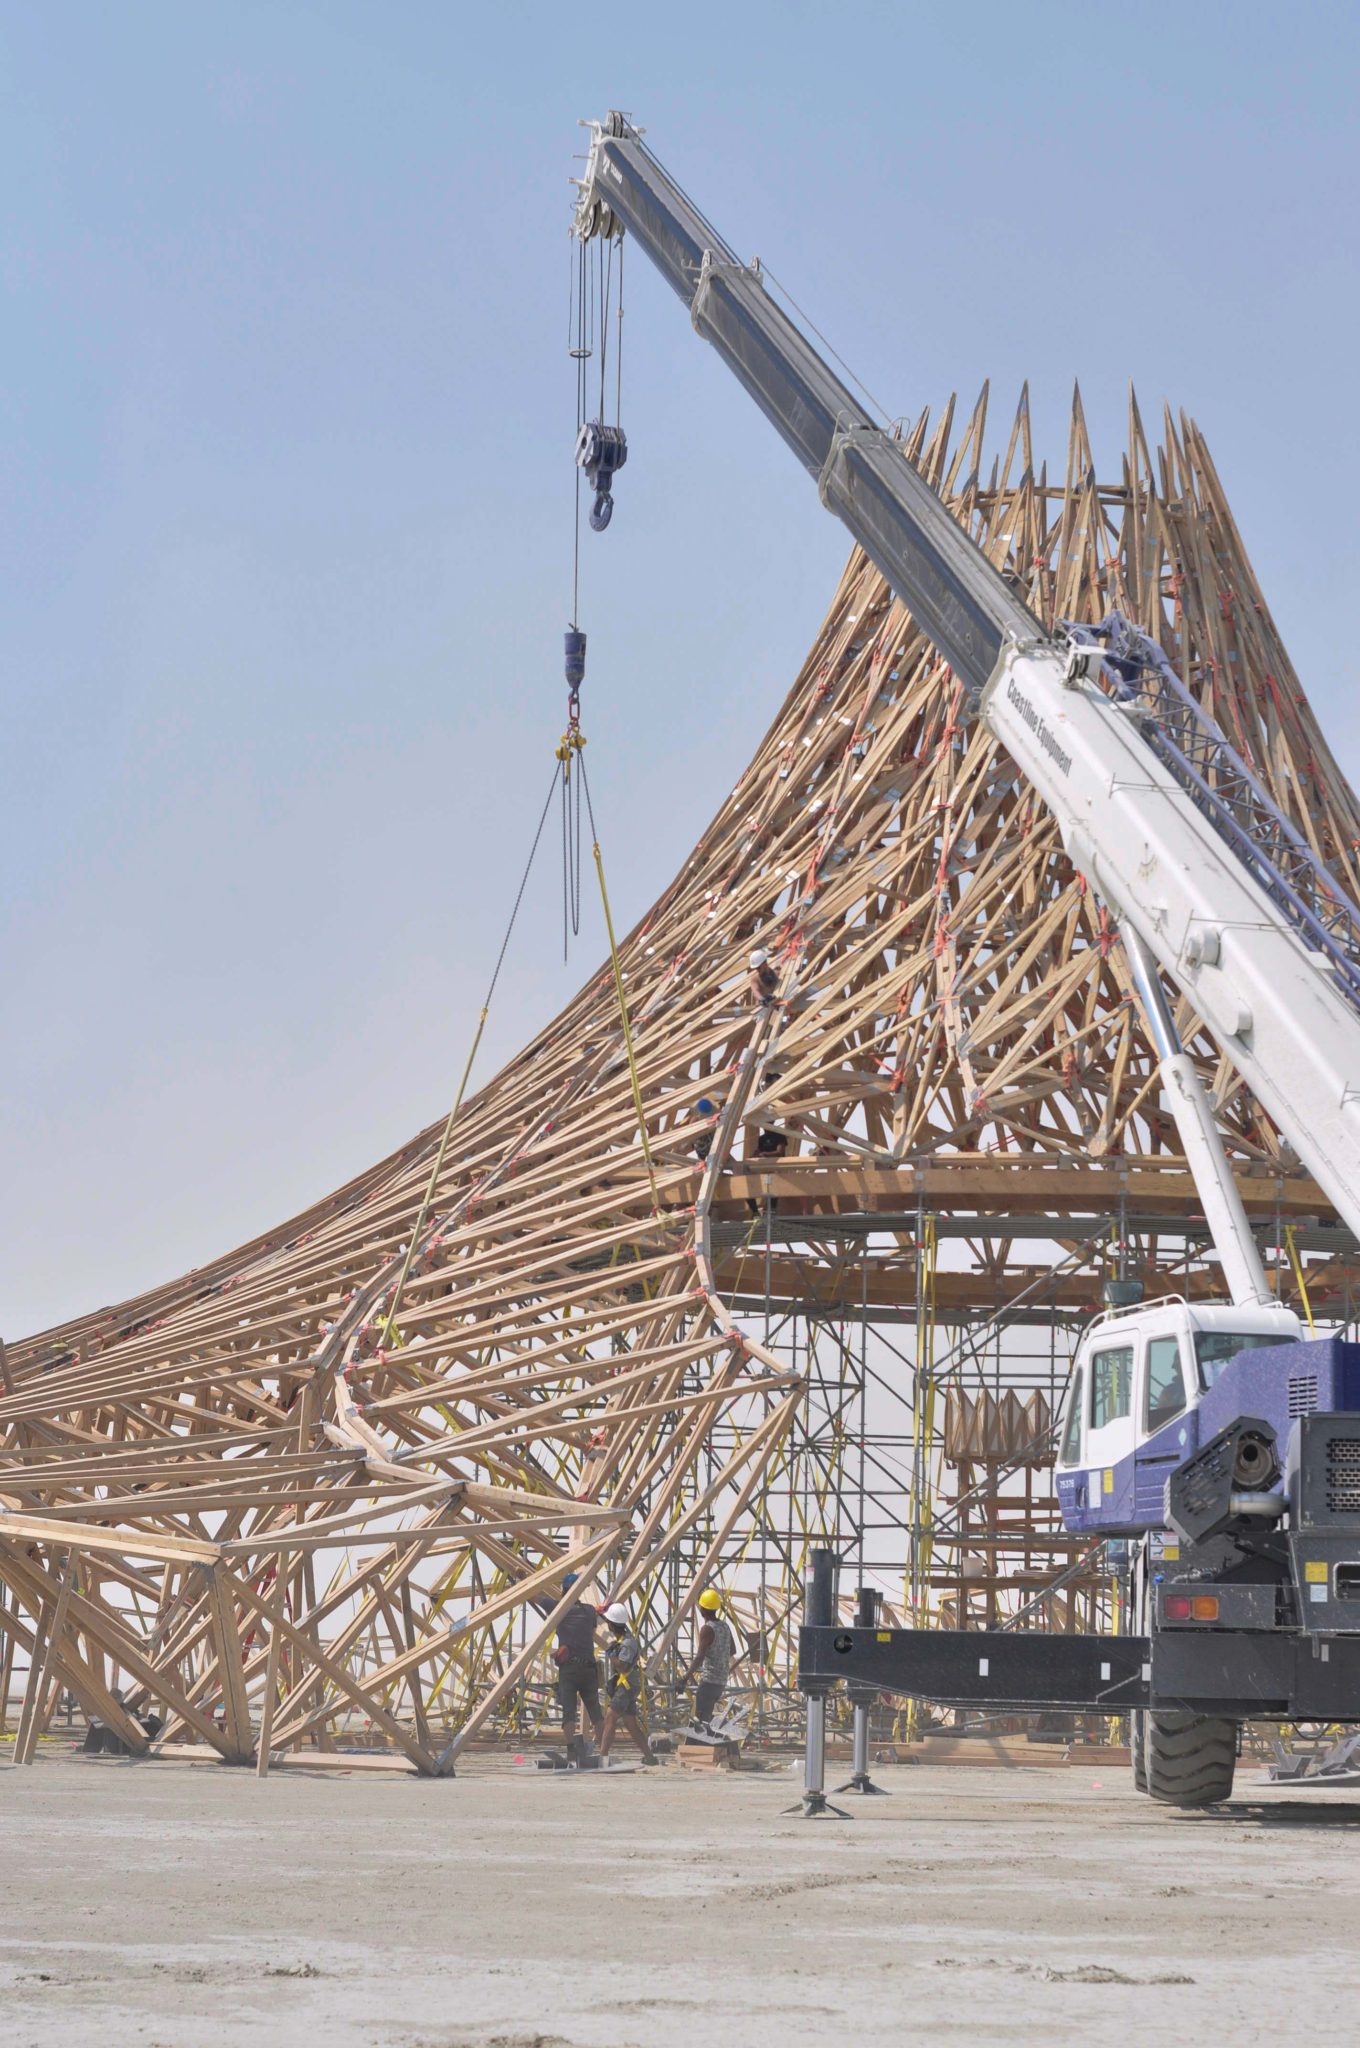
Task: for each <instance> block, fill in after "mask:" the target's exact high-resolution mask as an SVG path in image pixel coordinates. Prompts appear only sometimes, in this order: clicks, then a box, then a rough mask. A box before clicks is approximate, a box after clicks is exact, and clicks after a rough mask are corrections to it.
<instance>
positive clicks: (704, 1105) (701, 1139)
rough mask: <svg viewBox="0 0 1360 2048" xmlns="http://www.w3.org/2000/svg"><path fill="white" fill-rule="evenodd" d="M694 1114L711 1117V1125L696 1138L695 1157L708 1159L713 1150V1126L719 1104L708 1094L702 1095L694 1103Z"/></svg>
mask: <svg viewBox="0 0 1360 2048" xmlns="http://www.w3.org/2000/svg"><path fill="white" fill-rule="evenodd" d="M694 1114H695V1115H696V1116H704V1117H708V1118H709V1119H710V1123H709V1127H708V1128H707V1129H706V1130H702V1131H700V1133H699V1135H698V1137H697V1138H696V1139H695V1140H694V1156H695V1158H696V1159H707V1157H708V1155H709V1153H710V1152H711V1151H712V1150H713V1128H712V1126H713V1122H715V1121H716V1119H717V1115H718V1105H717V1103H716V1102H710V1101H709V1099H708V1097H707V1096H706V1095H701V1096H700V1097H699V1100H698V1101H697V1102H696V1103H695V1105H694Z"/></svg>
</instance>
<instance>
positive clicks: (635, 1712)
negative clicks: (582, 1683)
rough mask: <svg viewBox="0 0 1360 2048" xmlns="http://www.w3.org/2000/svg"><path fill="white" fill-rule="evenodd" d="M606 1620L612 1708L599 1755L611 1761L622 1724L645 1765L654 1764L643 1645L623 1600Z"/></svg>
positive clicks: (606, 1720)
mask: <svg viewBox="0 0 1360 2048" xmlns="http://www.w3.org/2000/svg"><path fill="white" fill-rule="evenodd" d="M604 1618H605V1623H606V1625H607V1627H608V1629H609V1636H610V1641H609V1706H608V1708H607V1710H606V1713H605V1717H604V1736H603V1739H602V1741H601V1743H600V1755H601V1757H602V1758H606V1759H607V1758H608V1756H609V1749H610V1745H611V1743H612V1742H613V1740H614V1733H615V1730H616V1729H617V1728H618V1725H619V1723H620V1722H622V1723H623V1725H624V1727H625V1728H626V1729H627V1730H628V1733H629V1734H630V1735H631V1736H632V1738H633V1740H634V1742H635V1743H636V1744H637V1746H638V1748H639V1749H640V1750H641V1751H642V1761H643V1762H644V1763H645V1764H654V1763H655V1762H656V1761H657V1759H656V1758H655V1757H654V1756H653V1755H652V1745H651V1743H650V1742H649V1741H648V1740H647V1731H646V1729H645V1728H644V1727H643V1725H642V1645H641V1643H640V1642H639V1641H638V1639H637V1636H636V1635H635V1634H634V1632H633V1629H632V1627H631V1625H630V1623H629V1620H628V1609H627V1608H626V1607H625V1606H624V1605H623V1602H622V1601H621V1600H616V1601H615V1602H614V1604H613V1606H612V1607H606V1608H605V1610H604Z"/></svg>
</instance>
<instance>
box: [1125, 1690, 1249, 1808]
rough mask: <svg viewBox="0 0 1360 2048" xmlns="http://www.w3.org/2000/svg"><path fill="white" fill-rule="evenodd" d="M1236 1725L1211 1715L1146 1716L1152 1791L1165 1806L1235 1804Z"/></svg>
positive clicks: (1149, 1782)
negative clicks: (1231, 1800)
mask: <svg viewBox="0 0 1360 2048" xmlns="http://www.w3.org/2000/svg"><path fill="white" fill-rule="evenodd" d="M1236 1765H1237V1723H1236V1722H1235V1721H1224V1720H1221V1719H1219V1717H1218V1716H1217V1715H1211V1714H1176V1713H1156V1712H1154V1711H1149V1713H1148V1715H1147V1749H1146V1762H1145V1765H1144V1770H1145V1772H1146V1777H1147V1789H1148V1791H1149V1792H1150V1793H1151V1795H1152V1797H1153V1798H1154V1799H1160V1800H1161V1802H1162V1804H1163V1805H1164V1806H1217V1805H1219V1804H1220V1803H1221V1802H1222V1801H1223V1800H1225V1799H1231V1797H1232V1788H1233V1772H1234V1770H1235V1768H1236Z"/></svg>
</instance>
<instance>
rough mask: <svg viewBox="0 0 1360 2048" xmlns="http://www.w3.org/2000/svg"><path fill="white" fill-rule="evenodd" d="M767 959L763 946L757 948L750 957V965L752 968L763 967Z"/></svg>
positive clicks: (767, 955)
mask: <svg viewBox="0 0 1360 2048" xmlns="http://www.w3.org/2000/svg"><path fill="white" fill-rule="evenodd" d="M769 957H770V956H769V954H768V953H767V952H766V951H765V948H764V947H763V946H757V947H756V949H755V952H754V953H753V954H752V955H751V965H752V966H753V967H763V966H764V965H765V962H766V961H767V960H768V959H769Z"/></svg>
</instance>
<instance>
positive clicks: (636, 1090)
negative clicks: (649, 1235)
mask: <svg viewBox="0 0 1360 2048" xmlns="http://www.w3.org/2000/svg"><path fill="white" fill-rule="evenodd" d="M591 851H592V852H593V853H594V855H595V872H596V874H597V875H598V876H599V878H600V902H601V904H602V905H603V906H604V928H605V930H606V931H607V932H608V934H609V959H610V963H611V965H612V966H613V969H614V991H615V994H616V995H617V996H618V999H619V1017H620V1019H621V1020H622V1023H623V1045H624V1050H625V1052H626V1053H627V1055H628V1077H629V1079H630V1080H631V1082H632V1084H633V1107H634V1109H635V1110H636V1111H637V1120H638V1135H639V1137H640V1138H641V1139H642V1156H643V1158H644V1159H645V1160H646V1162H647V1178H648V1180H649V1181H650V1182H651V1184H652V1208H653V1210H654V1211H655V1213H656V1214H657V1215H658V1216H659V1215H660V1213H661V1197H660V1195H659V1194H658V1193H657V1186H656V1167H655V1165H654V1164H653V1162H652V1148H651V1146H650V1145H649V1144H648V1143H647V1120H646V1118H645V1116H644V1115H643V1110H642V1083H641V1082H640V1081H639V1079H638V1070H637V1059H636V1056H635V1054H634V1052H633V1030H632V1026H631V1025H630V1024H629V1022H628V1000H627V997H626V996H625V994H624V989H623V969H622V968H621V967H620V965H619V948H618V941H617V940H616V939H615V937H614V920H613V918H612V917H611V915H610V912H609V891H608V890H607V889H606V887H605V885H604V860H603V858H602V856H601V853H600V842H599V840H598V839H597V840H596V841H595V842H594V845H593V846H592V848H591Z"/></svg>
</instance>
